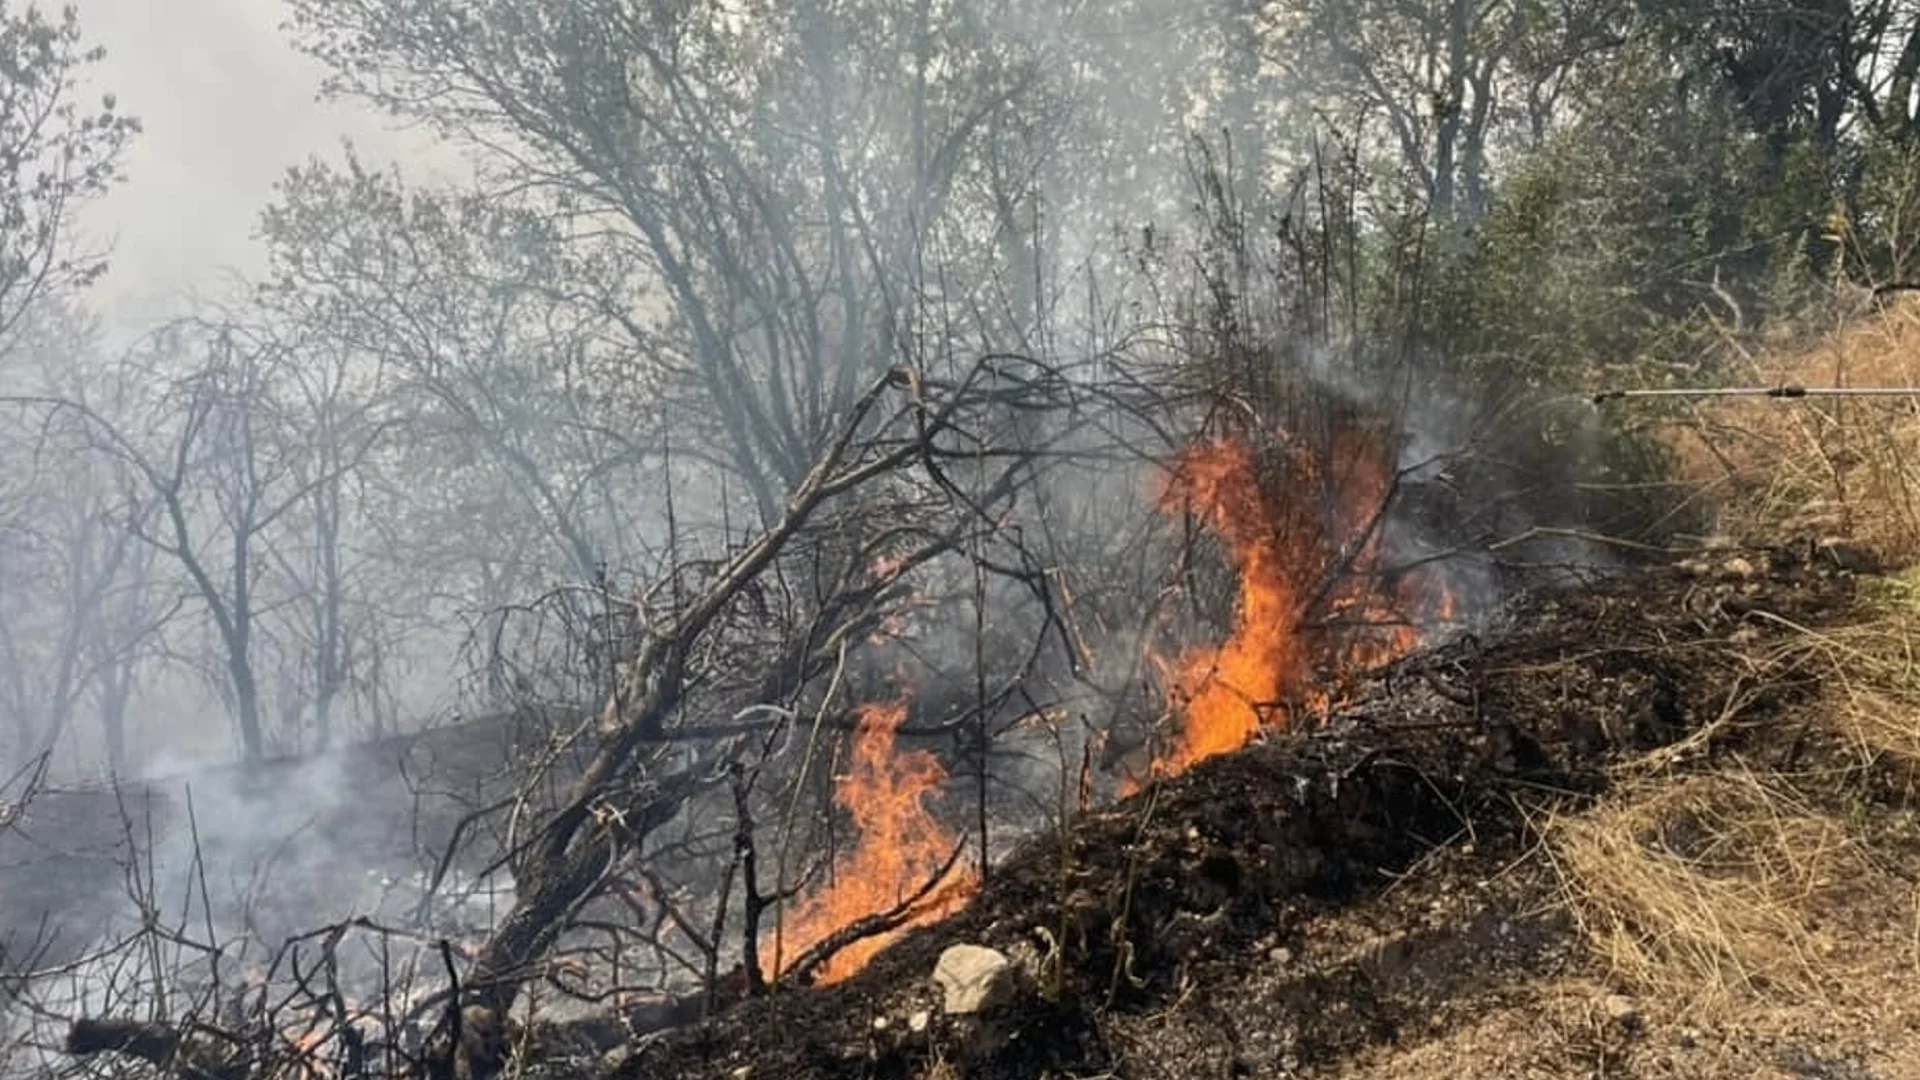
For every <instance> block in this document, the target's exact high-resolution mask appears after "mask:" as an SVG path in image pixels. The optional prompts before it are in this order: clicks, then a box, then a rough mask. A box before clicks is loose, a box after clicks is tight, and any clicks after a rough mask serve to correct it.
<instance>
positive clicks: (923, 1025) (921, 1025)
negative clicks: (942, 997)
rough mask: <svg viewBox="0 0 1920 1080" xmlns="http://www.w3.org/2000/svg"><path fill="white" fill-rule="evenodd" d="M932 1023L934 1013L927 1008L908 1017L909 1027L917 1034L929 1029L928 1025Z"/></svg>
mask: <svg viewBox="0 0 1920 1080" xmlns="http://www.w3.org/2000/svg"><path fill="white" fill-rule="evenodd" d="M931 1023H933V1013H932V1012H931V1011H930V1010H927V1009H921V1010H920V1011H919V1012H916V1013H914V1014H913V1015H912V1016H909V1017H907V1029H908V1030H910V1031H912V1032H913V1033H914V1034H915V1035H918V1034H919V1033H921V1032H923V1031H925V1030H927V1025H929V1024H931Z"/></svg>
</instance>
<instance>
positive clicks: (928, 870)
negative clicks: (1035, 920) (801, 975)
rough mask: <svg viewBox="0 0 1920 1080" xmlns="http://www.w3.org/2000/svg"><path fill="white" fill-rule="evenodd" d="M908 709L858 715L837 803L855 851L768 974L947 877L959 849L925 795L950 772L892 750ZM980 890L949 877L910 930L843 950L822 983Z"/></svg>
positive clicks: (784, 941)
mask: <svg viewBox="0 0 1920 1080" xmlns="http://www.w3.org/2000/svg"><path fill="white" fill-rule="evenodd" d="M907 704H908V703H907V702H906V701H904V700H902V701H896V702H893V703H891V704H887V705H867V706H865V707H863V708H862V709H861V710H860V728H859V732H858V734H857V735H856V736H855V739H854V747H853V768H852V770H851V771H850V772H848V773H847V775H845V776H843V777H841V778H840V779H839V782H838V785H837V787H836V789H835V791H834V801H835V802H837V803H839V804H840V805H841V806H843V807H845V808H846V809H847V810H848V811H849V812H850V813H851V814H852V815H853V824H854V829H855V831H856V833H857V834H858V835H857V839H856V840H855V845H854V848H853V850H852V851H851V852H849V853H848V854H847V855H845V856H843V857H842V858H841V859H840V860H839V861H838V862H836V863H835V865H834V872H833V877H832V879H831V881H830V883H829V884H828V885H827V887H826V888H825V889H824V890H822V891H819V892H816V893H815V894H813V895H812V896H809V897H807V898H806V899H804V900H802V901H801V902H800V903H799V904H798V905H797V907H796V908H795V910H794V911H793V912H792V914H790V915H789V916H788V917H787V920H786V924H785V926H784V927H783V933H782V934H781V935H780V937H781V940H780V941H779V942H778V947H777V951H778V953H779V954H780V955H778V956H777V957H774V958H773V959H772V960H771V962H770V963H769V964H768V972H769V977H771V972H772V971H774V970H779V968H776V967H775V965H781V966H782V967H784V965H787V964H790V963H791V962H792V961H793V959H794V958H797V957H799V956H801V955H804V954H805V953H806V951H807V950H808V949H810V948H812V947H813V946H815V945H817V944H819V943H820V942H822V941H824V940H826V939H827V938H829V937H831V936H832V935H834V934H835V933H838V932H839V931H840V930H841V929H843V928H845V927H847V926H851V925H852V924H854V923H856V922H858V921H859V920H861V919H864V918H867V917H869V916H872V915H878V914H882V913H885V912H889V911H893V910H894V909H896V908H898V907H899V906H900V904H901V903H903V902H905V901H906V900H908V899H909V898H911V897H912V896H913V895H914V894H915V893H917V892H919V891H920V890H921V889H922V888H924V887H925V886H926V885H927V883H928V882H929V881H931V880H933V878H934V876H935V875H937V874H939V873H940V870H941V868H942V867H944V866H946V864H947V860H948V858H949V857H951V856H952V855H953V853H954V850H955V848H956V847H957V846H958V840H957V839H956V838H955V837H954V835H953V834H952V833H951V832H950V831H948V830H947V829H946V828H945V827H944V826H942V825H941V824H940V823H939V822H938V821H936V820H934V818H933V815H931V814H930V813H928V812H927V808H926V805H925V801H926V798H927V796H928V795H930V794H932V793H933V792H934V791H935V790H936V789H937V788H939V786H940V785H941V784H943V783H945V782H946V779H947V772H946V770H945V769H943V768H941V766H940V763H939V761H937V760H935V758H934V756H933V755H932V754H929V753H926V752H924V751H911V752H908V753H896V752H895V751H894V737H895V735H896V734H897V733H898V732H899V730H900V725H901V724H902V723H905V722H906V719H907ZM978 885H979V881H978V877H977V875H976V874H975V873H974V872H973V871H971V870H960V869H957V868H956V870H954V871H950V875H949V879H948V880H947V881H945V882H943V883H941V884H940V885H939V886H937V887H936V888H935V889H934V890H933V891H932V892H931V893H929V894H928V895H927V896H925V897H924V898H922V899H921V900H920V901H919V902H918V903H917V904H916V905H915V907H914V910H913V912H912V914H911V915H910V916H909V917H908V919H907V921H906V922H905V923H903V924H902V925H901V926H899V927H898V928H896V929H894V930H892V931H889V932H888V933H885V934H876V935H873V936H871V937H866V938H862V939H861V940H859V941H856V942H854V943H853V944H851V945H849V946H847V947H846V948H844V949H841V950H840V951H839V952H837V953H835V954H834V955H833V957H832V958H831V959H830V960H828V961H827V962H826V963H825V964H824V965H822V967H821V969H820V973H819V978H818V980H817V982H818V983H819V984H820V985H823V986H824V985H829V984H832V983H836V982H840V981H841V980H843V979H846V978H848V977H850V976H852V975H854V974H855V973H857V972H859V971H860V969H862V968H864V967H866V966H867V963H868V961H870V960H872V959H873V957H874V956H875V955H876V954H878V953H879V952H880V951H881V950H882V949H884V948H886V947H887V946H888V945H889V944H891V943H892V942H893V941H894V940H895V939H896V938H898V937H899V936H900V935H901V934H903V933H905V932H906V931H907V930H908V929H910V928H912V927H915V926H920V925H923V924H926V923H932V922H938V921H940V920H941V919H944V918H946V917H947V916H948V915H950V914H952V913H953V912H954V911H956V910H958V909H959V908H960V906H961V905H962V904H964V903H966V901H967V898H968V897H969V896H971V895H972V893H973V891H974V890H975V889H976V888H977V887H978Z"/></svg>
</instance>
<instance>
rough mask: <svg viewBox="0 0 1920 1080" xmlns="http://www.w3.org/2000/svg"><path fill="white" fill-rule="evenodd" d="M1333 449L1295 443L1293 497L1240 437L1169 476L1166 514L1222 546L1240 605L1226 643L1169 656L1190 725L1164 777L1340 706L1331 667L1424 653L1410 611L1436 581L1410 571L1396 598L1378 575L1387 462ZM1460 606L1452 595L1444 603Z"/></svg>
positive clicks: (1348, 434)
mask: <svg viewBox="0 0 1920 1080" xmlns="http://www.w3.org/2000/svg"><path fill="white" fill-rule="evenodd" d="M1329 445H1330V446H1331V452H1330V453H1328V454H1326V455H1324V456H1321V455H1315V454H1313V453H1311V452H1310V451H1308V450H1307V449H1306V448H1304V447H1302V446H1300V445H1298V444H1291V445H1289V446H1288V447H1287V452H1288V453H1287V459H1286V461H1285V462H1284V466H1285V468H1284V475H1285V477H1286V486H1287V487H1288V489H1289V497H1288V498H1287V499H1285V500H1282V499H1280V498H1277V497H1276V496H1275V494H1274V493H1273V491H1272V490H1271V488H1270V486H1269V485H1267V484H1263V483H1262V480H1263V475H1262V469H1261V461H1260V460H1259V458H1258V456H1257V455H1256V454H1255V452H1254V450H1253V449H1252V448H1251V447H1250V446H1249V445H1248V444H1247V443H1246V442H1244V441H1242V440H1239V439H1230V438H1229V439H1219V440H1215V441H1212V442H1207V443H1202V444H1199V445H1196V446H1194V447H1192V448H1190V449H1189V450H1188V451H1187V452H1186V453H1184V454H1182V455H1181V457H1180V459H1179V460H1178V461H1177V462H1176V463H1175V465H1174V467H1173V469H1172V470H1170V472H1169V474H1168V476H1167V477H1166V482H1165V486H1164V488H1163V490H1162V492H1161V495H1160V499H1159V505H1160V509H1161V510H1162V511H1163V512H1168V513H1191V514H1193V515H1194V516H1195V517H1196V518H1198V519H1199V521H1200V522H1201V523H1202V524H1204V525H1205V526H1206V527H1207V528H1208V529H1209V530H1210V531H1212V532H1213V533H1214V534H1215V535H1216V536H1218V537H1219V538H1220V540H1221V541H1222V542H1223V543H1224V544H1225V546H1226V549H1227V553H1228V555H1229V557H1230V558H1231V560H1232V562H1233V566H1234V569H1235V571H1236V572H1237V574H1238V576H1239V596H1238V598H1237V601H1236V603H1235V605H1234V621H1233V631H1232V634H1231V635H1230V636H1229V637H1228V639H1227V641H1226V643H1225V644H1223V645H1221V646H1219V647H1217V648H1207V647H1202V648H1195V649H1190V650H1188V651H1187V652H1186V653H1185V654H1184V655H1182V656H1181V657H1180V658H1179V660H1178V661H1175V662H1167V661H1165V660H1159V659H1157V660H1156V663H1157V666H1158V667H1159V669H1160V673H1161V677H1162V679H1163V681H1164V682H1165V683H1166V684H1167V686H1168V687H1169V690H1168V696H1169V703H1170V705H1171V706H1172V708H1173V709H1174V711H1176V712H1178V713H1179V714H1181V717H1182V720H1183V724H1182V728H1181V732H1180V737H1179V740H1178V742H1177V743H1175V745H1174V746H1173V747H1171V748H1170V750H1169V751H1168V752H1167V754H1166V755H1165V756H1163V757H1162V758H1161V759H1160V760H1157V761H1156V762H1154V765H1153V775H1155V776H1162V777H1164V776H1172V775H1177V774H1178V773H1181V772H1184V771H1186V770H1187V769H1188V768H1191V767H1192V766H1193V765H1195V764H1196V763H1198V762H1201V761H1204V760H1206V759H1207V758H1210V757H1214V756H1216V755H1218V754H1224V753H1230V752H1232V751H1234V750H1238V749H1240V748H1241V747H1244V746H1246V745H1247V744H1248V743H1249V742H1251V741H1252V740H1253V738H1254V736H1255V735H1257V734H1258V733H1259V732H1260V730H1261V729H1262V728H1264V727H1268V726H1284V725H1285V724H1286V723H1287V721H1288V710H1289V709H1296V708H1301V707H1303V706H1304V707H1306V708H1309V709H1312V710H1315V711H1321V712H1324V711H1327V710H1329V709H1330V708H1331V707H1332V705H1333V703H1334V700H1335V698H1336V691H1335V689H1334V688H1333V686H1331V685H1330V684H1329V682H1328V680H1326V679H1324V678H1322V676H1321V672H1322V671H1324V670H1329V669H1330V670H1331V671H1332V672H1333V673H1334V675H1335V677H1336V678H1338V677H1342V676H1347V675H1353V674H1358V673H1361V672H1364V671H1367V670H1372V669H1374V668H1377V667H1379V666H1381V665H1383V664H1385V663H1388V662H1390V661H1392V660H1394V659H1397V658H1399V657H1401V656H1404V655H1406V654H1407V653H1408V652H1410V651H1412V650H1413V649H1415V648H1417V647H1418V646H1419V645H1420V643H1421V640H1422V635H1421V634H1420V632H1419V629H1418V628H1417V627H1416V626H1415V625H1414V624H1413V622H1412V621H1411V620H1409V619H1407V618H1405V617H1403V616H1402V615H1401V614H1400V611H1401V610H1402V609H1403V608H1404V607H1405V606H1406V605H1407V603H1408V602H1409V601H1410V600H1413V601H1417V600H1418V599H1419V597H1418V596H1417V595H1412V594H1417V593H1418V592H1420V591H1422V590H1425V589H1427V588H1429V583H1428V582H1426V581H1425V580H1423V579H1421V578H1419V577H1417V576H1411V575H1410V576H1407V577H1406V578H1404V579H1403V580H1402V581H1401V582H1400V584H1399V586H1398V587H1397V588H1392V587H1388V586H1387V585H1386V584H1385V583H1384V582H1383V581H1382V580H1381V578H1380V576H1379V575H1377V574H1375V573H1374V567H1375V564H1376V561H1377V558H1378V549H1379V544H1380V530H1379V528H1378V527H1377V526H1378V523H1379V518H1380V516H1381V514H1382V512H1383V510H1384V508H1385V505H1386V501H1387V499H1388V497H1389V495H1390V491H1391V472H1390V469H1389V466H1388V462H1387V458H1386V455H1385V453H1384V452H1383V450H1382V449H1381V448H1380V446H1379V444H1378V442H1377V440H1373V439H1370V438H1369V437H1368V436H1367V435H1366V433H1364V432H1361V431H1358V430H1349V431H1343V432H1341V433H1340V434H1339V435H1337V436H1336V437H1335V438H1334V439H1333V440H1331V442H1330V444H1329ZM1323 497H1331V498H1332V500H1333V501H1332V503H1331V505H1330V506H1328V505H1326V504H1325V503H1324V501H1323ZM1451 604H1452V600H1451V598H1450V597H1447V596H1445V595H1444V592H1443V594H1442V596H1441V598H1440V600H1439V601H1438V603H1437V605H1436V607H1437V609H1438V610H1440V611H1442V612H1450V610H1451ZM1134 786H1135V785H1128V788H1129V789H1131V788H1132V787H1134Z"/></svg>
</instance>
